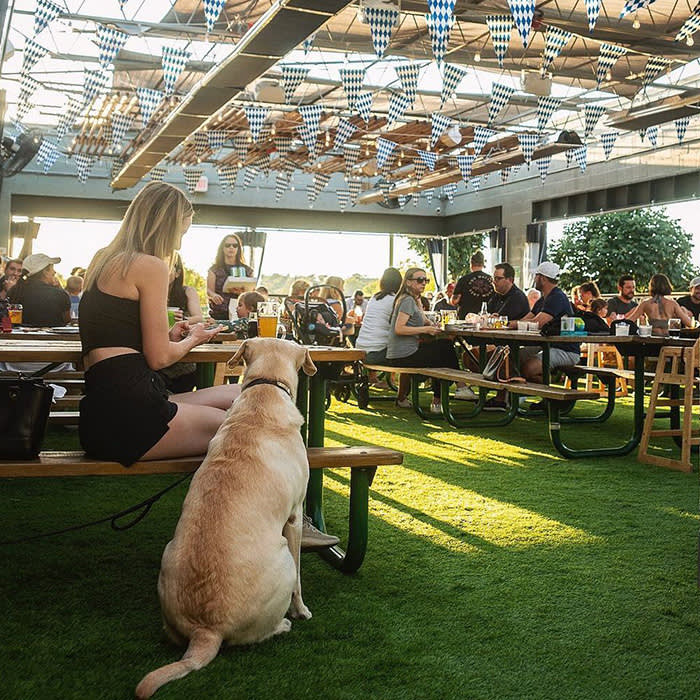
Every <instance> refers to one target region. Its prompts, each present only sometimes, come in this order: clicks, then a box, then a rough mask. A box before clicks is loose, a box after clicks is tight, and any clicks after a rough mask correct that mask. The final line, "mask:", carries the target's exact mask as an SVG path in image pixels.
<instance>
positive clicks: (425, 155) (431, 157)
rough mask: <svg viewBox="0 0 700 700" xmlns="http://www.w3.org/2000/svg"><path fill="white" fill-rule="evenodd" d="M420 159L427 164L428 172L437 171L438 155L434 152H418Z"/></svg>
mask: <svg viewBox="0 0 700 700" xmlns="http://www.w3.org/2000/svg"><path fill="white" fill-rule="evenodd" d="M418 157H419V158H420V159H421V160H422V161H423V162H424V163H425V165H426V167H427V168H428V170H435V163H437V153H433V152H432V151H418Z"/></svg>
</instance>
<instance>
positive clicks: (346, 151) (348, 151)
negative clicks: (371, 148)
mask: <svg viewBox="0 0 700 700" xmlns="http://www.w3.org/2000/svg"><path fill="white" fill-rule="evenodd" d="M343 158H344V160H345V174H346V175H348V174H349V173H350V171H351V170H352V168H353V166H354V165H355V163H357V161H358V160H359V159H360V146H359V144H350V143H347V144H345V146H343Z"/></svg>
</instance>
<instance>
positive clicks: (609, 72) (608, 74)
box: [605, 71, 612, 81]
mask: <svg viewBox="0 0 700 700" xmlns="http://www.w3.org/2000/svg"><path fill="white" fill-rule="evenodd" d="M605 79H606V80H608V81H610V80H612V71H608V72H607V73H606V74H605Z"/></svg>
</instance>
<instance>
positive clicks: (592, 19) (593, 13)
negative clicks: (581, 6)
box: [586, 0, 600, 33]
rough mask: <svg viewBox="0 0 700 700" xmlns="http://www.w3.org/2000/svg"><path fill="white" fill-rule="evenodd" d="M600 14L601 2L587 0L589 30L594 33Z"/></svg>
mask: <svg viewBox="0 0 700 700" xmlns="http://www.w3.org/2000/svg"><path fill="white" fill-rule="evenodd" d="M599 14H600V0H586V15H587V16H588V30H589V31H590V32H591V33H592V32H593V30H594V29H595V25H596V22H597V21H598V15H599Z"/></svg>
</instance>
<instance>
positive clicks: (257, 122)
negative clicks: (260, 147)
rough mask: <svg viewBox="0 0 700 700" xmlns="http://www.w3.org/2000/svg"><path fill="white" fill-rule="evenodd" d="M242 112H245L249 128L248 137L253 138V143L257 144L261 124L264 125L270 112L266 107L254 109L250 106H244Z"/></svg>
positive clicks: (254, 107)
mask: <svg viewBox="0 0 700 700" xmlns="http://www.w3.org/2000/svg"><path fill="white" fill-rule="evenodd" d="M243 111H244V112H245V116H246V119H247V120H248V125H249V126H250V135H251V136H252V137H253V141H255V142H256V143H257V141H258V138H259V137H260V132H261V131H262V127H263V124H264V123H265V120H266V119H267V115H268V114H269V113H270V110H269V109H268V108H267V107H256V106H254V105H251V106H246V107H245V108H244V110H243Z"/></svg>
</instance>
